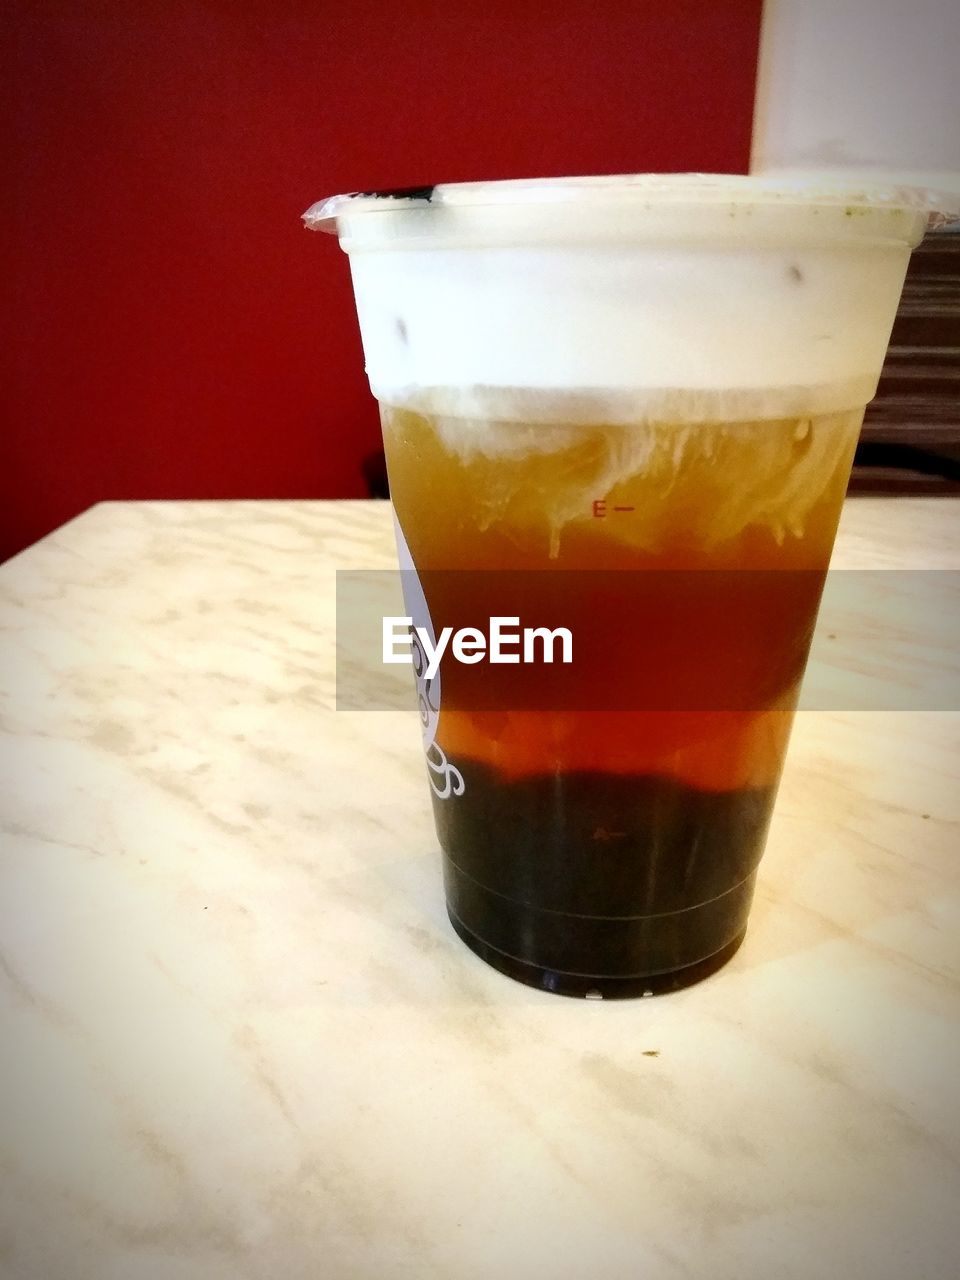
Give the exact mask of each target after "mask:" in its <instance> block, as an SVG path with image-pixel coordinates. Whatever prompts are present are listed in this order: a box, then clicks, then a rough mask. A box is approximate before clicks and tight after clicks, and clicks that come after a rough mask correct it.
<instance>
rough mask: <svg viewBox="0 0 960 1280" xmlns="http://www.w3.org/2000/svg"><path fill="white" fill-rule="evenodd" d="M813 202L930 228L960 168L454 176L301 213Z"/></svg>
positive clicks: (958, 215) (326, 218)
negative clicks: (910, 178) (890, 215)
mask: <svg viewBox="0 0 960 1280" xmlns="http://www.w3.org/2000/svg"><path fill="white" fill-rule="evenodd" d="M611 203H612V204H617V205H621V204H622V205H631V204H634V205H643V206H651V205H666V204H673V205H681V206H695V205H699V206H710V205H717V204H722V205H744V206H746V205H751V206H770V205H781V206H784V207H790V206H798V205H818V206H825V207H838V206H844V207H847V208H853V209H858V210H859V209H879V208H886V209H901V210H907V211H913V212H916V213H926V214H927V215H928V220H929V226H930V228H931V229H934V228H937V227H940V226H943V225H945V224H946V223H948V222H953V221H955V220H958V219H960V175H958V176H957V181H956V184H955V185H954V184H944V185H942V186H938V187H928V186H912V185H901V184H898V183H897V182H896V180H895V179H891V180H890V181H889V182H887V181H875V180H867V181H864V180H858V179H857V178H855V177H853V176H851V175H849V174H838V173H830V172H816V173H800V174H797V173H791V174H789V175H783V174H780V175H750V176H746V175H742V174H722V173H668V174H662V173H634V174H609V175H597V176H590V177H570V178H529V179H527V178H521V179H506V180H502V181H497V182H454V183H441V184H437V185H434V186H421V187H402V188H395V189H388V190H383V191H354V192H349V193H347V194H344V195H336V196H328V197H327V198H326V199H323V200H319V201H317V203H316V204H314V205H311V206H310V208H309V209H308V210H307V211H306V213H304V214H303V221H304V224H305V225H306V226H307V227H308V228H309V229H310V230H311V231H329V232H334V233H335V232H336V231H337V219H338V218H339V217H340V215H341V214H344V213H346V212H349V213H350V214H351V215H353V214H355V213H366V212H381V213H382V212H386V211H387V210H390V209H398V208H412V207H415V206H424V207H426V206H431V207H437V206H439V207H449V208H482V207H484V206H497V205H500V206H502V205H537V204H541V205H557V204H579V205H583V206H585V207H589V206H590V205H591V204H604V205H610V204H611Z"/></svg>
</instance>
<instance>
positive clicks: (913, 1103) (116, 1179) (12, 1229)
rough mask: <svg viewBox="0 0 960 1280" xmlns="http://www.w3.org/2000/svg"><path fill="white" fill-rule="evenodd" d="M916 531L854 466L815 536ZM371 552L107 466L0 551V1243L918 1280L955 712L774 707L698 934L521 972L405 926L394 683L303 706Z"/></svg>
mask: <svg viewBox="0 0 960 1280" xmlns="http://www.w3.org/2000/svg"><path fill="white" fill-rule="evenodd" d="M958 534H960V504H956V503H951V502H949V501H946V500H936V499H931V500H902V499H901V500H890V499H882V500H876V499H869V500H868V499H855V500H852V501H850V502H849V503H848V504H847V508H846V510H845V513H844V518H843V526H842V533H841V539H840V543H839V546H838V560H839V563H842V564H847V565H861V566H867V567H868V566H872V565H885V566H897V565H903V566H931V567H932V566H940V567H954V568H955V567H958V562H960V537H958ZM392 563H393V547H392V534H391V529H390V521H389V512H388V508H387V507H386V506H385V505H382V504H375V503H333V502H293V503H279V502H276V503H274V502H256V503H255V502H249V503H243V502H240V503H219V502H211V503H129V504H117V503H108V504H104V505H101V506H98V507H95V508H94V509H93V510H91V511H89V512H87V513H86V514H85V515H84V516H82V517H80V518H79V519H78V520H75V521H74V522H72V523H71V524H69V525H67V526H66V527H65V528H63V529H61V530H60V531H58V532H57V533H55V534H53V535H51V536H50V537H49V538H47V539H45V540H44V541H43V542H41V543H40V544H38V545H37V546H36V547H34V548H32V549H31V550H29V551H27V552H25V553H23V554H22V555H21V556H19V557H17V558H15V559H14V560H12V561H10V562H8V563H7V564H6V565H5V566H3V567H2V568H0V611H2V627H3V632H2V640H0V643H2V648H0V687H2V703H0V717H2V718H0V727H2V737H0V801H2V828H3V836H2V841H3V843H2V856H0V1275H2V1276H3V1277H11V1278H13V1280H186V1278H187V1277H190V1278H191V1280H192V1278H193V1277H198V1278H202V1280H220V1278H221V1277H222V1278H223V1280H228V1278H229V1280H242V1278H245V1277H251V1278H253V1277H256V1278H257V1280H259V1278H261V1277H262V1278H263V1280H299V1278H300V1277H304V1278H307V1277H309V1278H310V1280H314V1278H321V1280H341V1278H350V1280H353V1278H356V1280H367V1278H368V1277H369V1278H378V1280H380V1278H387V1280H390V1278H392V1277H410V1278H411V1280H413V1278H416V1280H423V1278H428V1277H430V1278H432V1277H457V1280H473V1278H476V1280H481V1278H486V1277H494V1276H496V1277H511V1278H512V1277H518V1280H527V1278H532V1280H541V1278H542V1280H584V1278H585V1277H590V1278H592V1280H634V1278H635V1277H654V1278H657V1280H659V1278H660V1277H665V1278H672V1277H688V1276H690V1277H707V1278H708V1280H725V1278H726V1277H731V1280H732V1278H733V1277H737V1278H738V1280H741V1278H744V1280H751V1278H752V1277H754V1276H757V1277H761V1276H762V1277H764V1278H765V1280H777V1278H781V1277H804V1278H805V1277H831V1278H832V1277H842V1278H843V1280H857V1278H859V1277H863V1278H864V1280H867V1278H869V1280H887V1278H888V1277H889V1278H890V1280H893V1278H894V1277H897V1278H898V1280H900V1278H910V1280H937V1278H939V1277H944V1280H946V1278H947V1277H950V1278H951V1280H952V1277H954V1276H955V1275H956V1274H957V1266H958V1263H957V1258H958V1255H960V1086H958V1082H960V996H958V988H960V954H958V950H960V948H958V936H960V877H958V872H957V862H956V856H957V846H958V840H957V832H958V820H960V813H958V804H957V792H958V788H957V785H956V783H957V758H958V753H957V736H958V735H957V730H958V726H960V717H958V716H957V715H955V714H950V713H947V712H925V713H920V712H907V711H899V712H886V713H881V712H856V713H852V712H847V713H843V714H841V713H826V712H806V713H802V714H801V715H800V717H799V718H798V724H797V728H796V731H795V734H794V739H793V743H792V746H791V750H790V756H789V761H788V765H787V771H786V776H785V780H784V783H783V788H782V791H781V795H780V800H779V805H778V809H777V814H776V817H775V819H774V825H773V830H772V834H771V837H770V843H769V846H768V851H767V854H766V857H765V859H764V862H763V864H762V866H761V873H760V883H759V889H758V897H757V901H756V904H755V907H754V911H753V915H752V922H751V927H750V929H749V932H748V934H747V940H746V943H745V944H744V946H743V948H742V949H741V950H740V952H739V953H738V954H737V955H736V957H735V958H734V959H733V960H732V961H731V963H730V964H729V965H728V966H727V967H726V968H725V969H723V970H722V971H721V972H720V973H718V974H717V975H716V976H715V977H713V978H711V979H709V980H708V981H706V982H704V983H702V984H701V985H699V986H696V987H692V988H690V989H689V990H686V991H683V992H679V993H677V994H675V995H670V996H665V997H661V998H658V999H652V1000H643V1001H625V1002H614V1003H611V1002H604V1003H600V1002H582V1001H575V1000H569V999H564V998H562V997H557V996H552V995H549V994H546V993H541V992H538V991H535V990H532V989H530V988H527V987H524V986H521V985H519V984H517V983H514V982H512V981H510V980H509V979H507V978H504V977H502V976H501V975H500V974H498V973H495V972H494V971H493V970H492V969H489V968H487V967H486V966H485V965H484V964H483V963H482V962H481V961H480V960H479V959H477V957H476V956H474V955H473V954H472V953H471V952H470V951H468V950H467V948H466V947H464V946H463V945H462V944H461V943H460V942H459V941H458V940H457V938H456V937H455V936H454V934H453V932H452V931H451V929H450V927H449V926H448V924H447V921H446V918H445V914H444V908H443V898H442V890H441V884H440V867H439V856H438V853H437V850H436V843H435V838H434V833H433V825H432V817H431V813H430V808H429V804H428V793H427V786H426V783H425V777H424V767H423V763H422V760H421V756H420V747H419V740H418V732H417V725H416V723H415V720H414V717H413V715H404V714H402V713H387V712H383V713H373V712H352V713H347V712H340V713H337V712H335V711H334V710H333V699H334V688H333V621H334V606H333V578H334V570H335V569H336V568H338V567H363V568H379V567H384V566H390V565H392Z"/></svg>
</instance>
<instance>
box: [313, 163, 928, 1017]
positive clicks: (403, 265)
mask: <svg viewBox="0 0 960 1280" xmlns="http://www.w3.org/2000/svg"><path fill="white" fill-rule="evenodd" d="M927 217H928V214H927V212H926V210H925V209H923V208H921V207H918V202H917V201H915V200H913V199H912V198H911V196H910V195H909V193H905V192H903V191H896V190H891V191H879V190H873V191H870V190H857V189H844V188H843V187H842V186H837V185H832V186H830V185H822V186H818V185H816V184H815V183H811V182H809V181H807V182H804V183H802V184H793V185H791V184H789V183H782V182H780V183H778V182H771V181H764V180H758V179H750V178H734V177H703V176H697V175H678V176H666V177H651V176H633V177H611V178H577V179H562V180H559V179H558V180H552V179H551V180H542V181H531V182H498V183H485V184H483V183H481V184H462V185H455V186H447V187H435V188H425V189H420V190H416V191H410V192H395V193H384V194H381V195H356V196H341V197H335V198H333V199H332V200H327V201H324V202H321V203H320V204H319V205H316V206H314V207H313V209H311V210H310V211H309V212H308V213H307V214H306V215H305V220H306V222H307V224H308V225H309V226H312V227H320V228H323V229H328V230H336V231H337V232H338V233H339V236H340V242H341V245H342V247H343V248H344V249H345V250H346V252H347V253H348V255H349V258H350V266H351V270H352V273H353V283H354V289H355V294H356V302H357V312H358V316H359V320H360V329H361V334H362V338H363V346H364V352H365V356H366V365H367V372H368V375H369V379H370V385H371V389H372V390H373V393H374V395H375V396H376V397H377V399H378V401H379V403H380V409H381V418H382V423H383V433H384V445H385V451H386V456H387V465H388V473H389V478H390V485H391V497H392V500H393V503H394V508H395V512H396V516H397V526H398V545H399V548H400V559H401V566H402V567H404V568H406V569H407V570H408V577H409V578H410V579H411V580H412V583H413V585H412V586H411V588H410V590H409V592H408V611H409V612H410V614H411V616H413V617H414V621H415V622H422V623H423V624H424V625H425V626H426V627H427V628H428V630H429V631H430V635H431V637H433V638H435V632H436V631H439V629H440V628H439V624H440V623H441V622H446V621H447V620H448V619H452V618H456V617H463V616H464V610H466V612H469V611H470V607H471V602H472V607H473V609H474V611H475V612H477V613H478V614H479V615H480V616H486V615H488V614H489V616H490V617H493V616H494V615H498V616H519V612H521V611H526V612H527V613H528V614H529V616H530V618H531V619H532V620H533V621H537V620H542V619H544V618H547V617H550V618H551V619H552V618H553V617H554V614H555V613H556V610H557V608H558V607H559V608H560V611H561V612H563V611H564V610H565V611H566V620H567V621H568V622H569V623H571V626H570V630H571V631H572V633H573V635H574V636H576V635H577V634H579V630H578V629H585V630H589V629H591V628H592V629H593V634H594V636H596V634H597V619H598V618H599V619H600V620H601V623H602V626H601V627H600V631H601V632H602V635H603V644H604V646H605V648H604V657H603V668H602V672H601V676H602V678H598V676H597V670H596V668H593V669H592V673H590V674H588V675H582V673H581V675H577V674H576V673H573V672H571V673H570V679H569V680H568V683H567V686H566V688H567V690H568V693H569V696H566V695H564V696H563V697H561V698H560V699H559V700H558V699H556V698H554V700H552V701H551V699H550V698H549V697H547V696H546V695H544V696H543V697H540V696H538V690H539V689H540V688H541V684H542V682H543V681H545V680H547V679H548V678H549V679H550V680H551V681H553V683H552V684H551V685H550V688H551V689H554V690H555V689H556V688H557V687H558V684H557V681H558V680H559V679H560V677H561V676H562V675H563V674H564V673H562V672H560V673H558V668H557V667H556V666H552V667H550V668H549V669H548V667H547V665H546V664H544V663H541V664H540V665H539V666H537V665H536V664H535V663H534V664H533V665H530V666H520V665H506V664H504V665H501V666H496V665H494V664H493V663H488V664H486V665H485V666H484V667H483V669H482V681H483V685H482V687H483V690H484V696H483V698H482V699H480V700H479V701H478V700H477V699H476V698H474V700H473V701H471V699H470V697H469V696H465V695H464V689H467V688H468V687H469V679H470V678H473V679H474V680H475V681H476V679H477V678H479V677H478V676H477V674H476V673H478V672H481V668H480V667H478V666H474V665H471V666H470V667H469V669H468V668H466V667H464V668H462V669H460V668H457V667H456V666H451V665H450V663H449V662H446V660H445V665H443V667H442V688H441V685H440V682H439V681H437V680H435V679H434V680H432V681H427V680H425V678H424V676H423V674H422V672H421V676H420V678H419V693H420V707H421V712H422V719H423V723H424V745H425V749H426V754H427V765H428V778H429V781H430V786H431V792H432V796H433V804H434V810H435V817H436V825H437V832H438V836H439V840H440V844H441V846H442V848H443V854H444V881H445V886H446V895H447V905H448V910H449V914H450V919H451V922H452V924H453V927H454V928H455V929H456V931H457V933H458V934H459V935H460V937H461V938H462V939H463V940H464V941H465V942H466V943H467V945H468V946H470V947H471V948H472V949H473V950H474V951H475V952H477V954H479V955H480V956H481V957H483V959H485V960H487V961H488V962H489V963H490V964H492V965H493V966H494V967H495V968H497V969H499V970H501V971H502V972H505V973H507V974H509V975H511V976H512V977H514V978H518V979H520V980H521V981H524V982H527V983H530V984H532V985H535V986H539V987H543V988H546V989H549V990H552V991H557V992H562V993H565V994H570V995H580V996H588V997H616V996H631V995H645V994H649V993H657V992H661V991H667V990H672V989H675V988H677V987H681V986H684V985H687V984H688V983H690V982H693V981H696V980H698V979H699V978H702V977H704V976H706V975H707V974H709V973H711V972H713V971H714V970H715V969H717V968H719V967H720V965H722V964H723V963H724V962H725V961H726V960H727V959H729V958H730V957H731V956H732V955H733V953H734V952H735V951H736V950H737V948H738V946H739V945H740V943H741V941H742V939H743V936H744V933H745V930H746V926H747V917H748V913H749V909H750V903H751V899H752V896H753V890H754V884H755V880H756V874H757V866H758V863H759V861H760V857H761V854H762V852H763V847H764V843H765V839H766V832H767V827H768V824H769V820H770V816H771V813H772V809H773V803H774V798H775V795H776V790H777V786H778V782H779V779H780V774H781V770H782V766H783V760H784V753H785V751H786V746H787V740H788V737H789V732H790V726H791V722H792V718H793V711H794V707H795V705H796V700H797V695H798V691H799V687H800V682H801V680H802V676H803V670H804V664H805V661H806V654H807V650H808V647H809V643H810V638H811V635H812V630H813V625H814V622H815V618H816V611H817V606H818V601H819V595H820V589H821V586H822V580H823V574H824V573H825V571H826V568H827V565H828V562H829V558H830V553H831V548H832V545H833V539H834V535H835V532H836V526H837V520H838V517H839V512H840V507H841V504H842V501H843V495H844V491H845V488H846V484H847V479H848V475H849V470H850V465H851V461H852V457H853V451H854V447H855V444H856V440H857V435H858V432H859V428H860V423H861V420H862V416H863V409H864V406H865V405H866V403H867V402H868V401H869V400H870V399H871V397H872V396H873V395H874V392H875V390H876V385H877V381H878V378H879V374H880V369H881V365H882V363H883V358H884V354H885V351H886V347H887V342H888V339H889V335H890V330H891V326H892V324H893V320H894V316H895V313H896V309H897V305H898V301H899V298H900V291H901V288H902V285H903V279H904V275H905V272H906V267H907V261H908V258H909V255H910V250H911V248H912V247H913V246H914V245H915V244H916V243H917V242H918V241H919V239H920V238H921V236H922V234H923V232H924V229H925V227H926V225H927ZM414 572H415V573H416V575H418V577H416V578H414V577H413V574H414ZM517 575H520V578H519V581H520V582H522V586H520V587H518V586H517V581H518V578H517ZM558 602H559V605H558ZM471 620H472V619H471ZM431 628H432V630H431ZM418 656H422V655H418ZM421 666H422V664H421ZM577 679H580V680H581V684H580V685H579V688H580V690H581V696H578V695H577V693H576V689H575V688H573V685H574V684H575V683H576V680H577ZM584 680H585V681H586V684H584V683H583V681H584ZM591 681H592V683H591ZM472 687H473V689H474V690H476V689H477V688H478V687H479V686H478V685H477V684H476V683H474V685H473V686H472ZM543 687H544V688H546V687H547V686H546V685H543ZM584 688H589V694H582V690H583V689H584ZM570 690H572V692H570Z"/></svg>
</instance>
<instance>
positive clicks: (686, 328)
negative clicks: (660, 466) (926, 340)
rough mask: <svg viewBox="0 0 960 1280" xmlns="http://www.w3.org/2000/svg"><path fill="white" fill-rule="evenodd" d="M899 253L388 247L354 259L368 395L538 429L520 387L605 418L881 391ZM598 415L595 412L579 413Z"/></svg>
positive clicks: (783, 405) (718, 412)
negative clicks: (579, 404) (491, 410)
mask: <svg viewBox="0 0 960 1280" xmlns="http://www.w3.org/2000/svg"><path fill="white" fill-rule="evenodd" d="M908 257H909V248H908V246H907V244H905V243H903V242H900V243H897V242H894V241H889V242H888V241H881V242H879V243H874V242H872V241H869V240H868V241H865V242H857V243H856V247H855V248H851V247H850V245H846V246H840V247H838V246H836V245H830V244H816V243H808V244H793V243H790V244H784V245H782V246H774V245H760V246H759V247H757V246H754V247H747V245H746V244H745V243H743V242H742V241H737V242H724V241H723V240H722V239H721V240H720V243H718V244H710V243H704V242H694V243H690V244H687V245H681V244H670V243H666V242H663V241H661V240H651V241H649V242H645V241H641V242H638V243H635V244H620V245H617V244H583V245H579V246H576V247H570V246H531V247H527V248H522V247H516V246H502V247H500V246H497V247H487V248H440V249H422V248H419V249H410V248H407V249H397V250H381V251H378V252H371V253H363V252H358V253H354V254H353V255H352V256H351V267H352V271H353V278H354V287H355V291H356V298H357V310H358V314H359V319H360V328H361V333H362V336H363V344H364V352H365V355H366V365H367V371H368V374H369V377H370V383H371V387H372V389H373V391H374V394H375V395H377V396H378V398H380V399H383V400H388V401H391V402H407V403H413V402H414V398H415V397H416V395H417V394H418V393H419V392H426V393H429V395H430V397H431V398H432V400H433V403H437V401H436V396H437V394H438V390H439V389H440V388H448V389H456V393H457V395H459V396H460V397H461V402H460V403H459V404H458V403H456V402H455V401H454V400H448V402H447V403H446V404H444V405H443V411H444V412H446V413H455V414H460V415H461V416H464V417H473V416H477V409H478V408H479V406H477V405H475V404H473V403H471V400H470V396H471V395H472V394H473V393H472V392H471V391H469V390H468V389H469V388H474V387H483V388H486V390H487V393H488V394H492V393H493V392H494V391H495V390H496V389H499V391H500V392H501V393H502V395H501V403H500V404H499V406H498V408H497V413H496V416H498V417H501V418H509V417H516V418H518V419H519V420H523V421H530V420H531V417H530V414H529V412H528V410H527V408H526V406H525V405H522V404H516V406H514V404H513V399H515V397H513V391H514V389H516V388H518V387H519V388H527V389H532V390H535V391H540V392H550V391H561V392H565V393H570V392H579V393H581V394H585V395H586V397H587V399H588V400H589V399H593V398H595V396H596V392H595V391H592V390H591V389H595V388H603V389H604V391H603V394H604V395H605V396H606V397H607V399H608V405H609V407H608V408H606V409H605V410H604V412H603V414H602V417H603V418H604V420H606V421H624V422H631V421H637V420H638V418H643V417H659V418H669V419H670V420H672V421H706V420H718V419H723V418H737V417H783V416H786V415H789V414H793V413H797V414H800V413H812V414H815V413H830V412H835V411H839V410H842V409H849V408H854V407H859V406H862V405H863V404H865V403H866V402H867V401H868V400H869V399H870V398H871V397H872V396H873V394H874V393H875V390H876V383H877V379H878V377H879V373H880V369H881V366H882V363H883V357H884V354H885V352H886V347H887V342H888V340H889V335H890V329H891V327H892V324H893V319H894V316H895V313H896V307H897V303H898V301H899V297H900V290H901V287H902V284H903V277H904V274H905V271H906V266H907V261H908ZM587 413H588V416H591V417H593V418H594V420H596V414H595V410H594V407H593V406H592V405H591V406H590V408H589V409H588V411H587Z"/></svg>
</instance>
